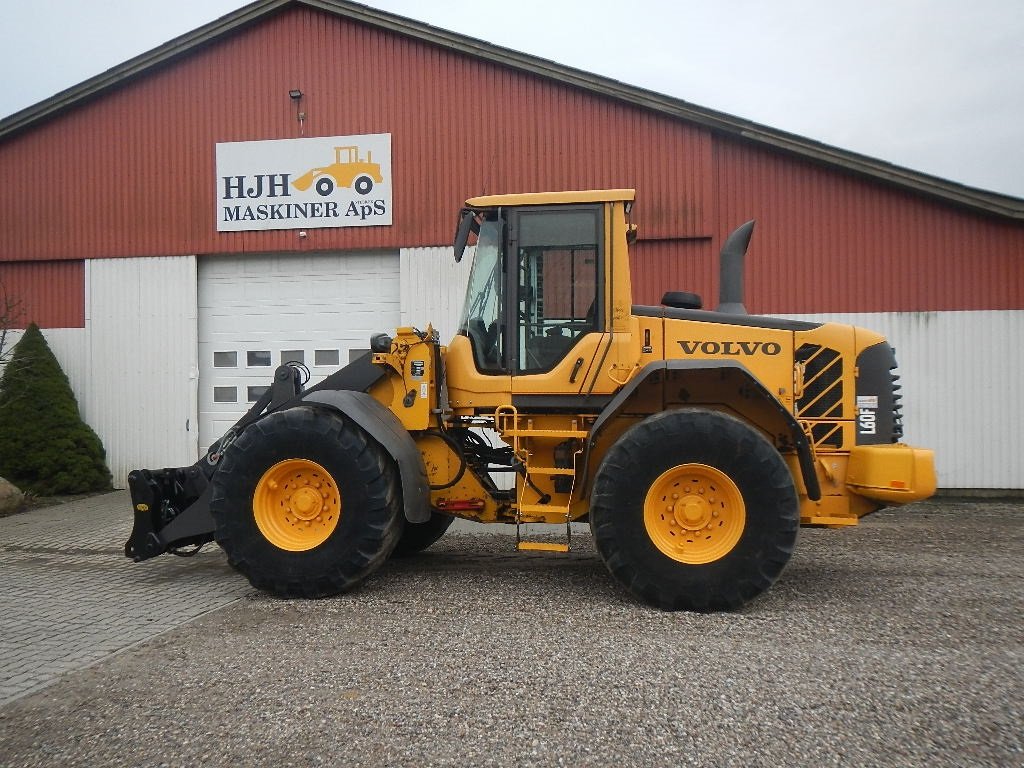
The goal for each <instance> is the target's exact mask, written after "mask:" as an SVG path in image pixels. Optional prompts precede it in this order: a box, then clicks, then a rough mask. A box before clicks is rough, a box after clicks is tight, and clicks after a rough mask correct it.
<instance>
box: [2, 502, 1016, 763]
mask: <svg viewBox="0 0 1024 768" xmlns="http://www.w3.org/2000/svg"><path fill="white" fill-rule="evenodd" d="M509 543H510V542H509V539H508V538H507V537H502V536H493V535H484V536H482V535H472V534H465V533H454V534H450V535H448V536H446V537H445V538H444V539H442V541H441V542H439V543H438V544H437V545H435V547H434V548H432V549H431V550H429V551H428V552H427V553H424V554H423V555H422V556H420V557H418V558H415V559H413V560H406V561H395V562H392V563H390V564H388V565H387V566H386V567H385V568H384V569H383V570H382V571H381V572H379V573H378V574H376V575H375V576H374V578H373V579H372V580H371V581H369V582H368V583H367V584H366V585H365V586H364V587H363V588H361V589H360V590H358V591H357V592H355V593H353V594H349V595H345V596H342V597H338V598H333V599H328V600H320V601H292V602H286V601H280V600H276V599H273V598H269V597H266V596H264V595H257V594H254V595H253V596H251V597H250V598H247V599H244V600H243V601H241V602H239V603H235V604H234V605H232V606H230V607H228V608H225V609H222V610H220V611H217V612H215V613H212V614H208V615H206V616H204V617H202V618H201V619H199V620H197V621H195V622H192V623H190V624H188V625H186V626H183V627H180V628H178V629H176V630H173V631H171V632H168V633H166V634H164V635H161V636H160V637H158V638H156V639H155V640H151V641H149V642H147V643H145V644H143V645H141V646H136V647H134V648H131V649H129V650H128V651H125V652H123V653H121V654H118V655H116V656H114V657H111V658H108V659H107V660H105V661H103V662H101V663H99V664H97V665H95V666H93V667H91V668H89V669H86V670H83V671H80V672H75V673H72V674H69V675H67V676H65V677H64V678H62V679H61V680H60V682H58V683H56V684H55V685H53V686H51V687H49V688H47V689H45V690H44V691H41V692H39V693H36V694H33V695H30V696H27V697H25V698H23V699H20V700H18V701H15V702H14V703H12V704H10V705H8V706H7V707H5V708H3V709H0V765H3V766H11V767H12V768H13V766H35V765H47V766H49V765H54V766H56V765H60V766H78V765H81V766H104V765H117V766H122V765H144V766H156V765H173V766H195V765H276V766H292V765H294V766H310V765H321V764H323V765H331V766H339V765H343V766H384V765H387V766H427V765H437V766H477V765H479V766H488V765H494V766H506V765H523V766H532V765H544V766H547V765H581V766H597V765H615V766H655V765H659V766H660V765H664V766H681V765H713V766H724V765H735V766H749V765H763V766H779V765H788V764H798V765H814V766H819V765H871V766H883V765H894V766H896V765H898V766H906V765H928V766H929V767H930V768H934V767H935V766H946V765H949V766H953V765H955V766H967V765H992V766H1019V765H1022V764H1024V746H1022V722H1024V672H1022V669H1024V664H1022V662H1024V660H1022V658H1021V656H1022V653H1021V651H1022V636H1024V633H1022V606H1024V557H1022V555H1024V504H1022V503H1020V502H1015V503H998V502H956V501H950V500H941V501H933V502H928V503H922V504H917V505H914V506H912V507H907V508H904V509H903V510H893V511H884V512H881V513H878V514H876V515H874V516H872V517H870V518H867V519H866V520H864V521H863V522H862V523H861V525H860V526H858V527H856V528H853V529H847V530H838V531H829V530H814V529H804V530H803V531H801V539H800V542H799V543H798V546H797V553H796V555H795V556H794V558H793V560H792V561H791V563H790V565H789V567H788V568H787V570H786V571H785V573H784V574H783V576H782V578H781V579H780V581H779V582H778V583H777V584H776V585H775V586H774V587H773V588H772V589H771V590H770V591H769V592H768V593H767V594H766V595H764V596H762V597H761V598H759V599H758V600H756V601H754V602H753V603H752V604H750V605H749V606H747V607H746V608H745V609H744V610H742V611H740V612H736V613H731V614H718V615H695V614H687V613H676V614H668V613H662V612H660V611H657V610H653V609H650V608H647V607H645V606H643V605H639V604H637V603H636V602H635V601H634V600H633V599H632V598H630V597H629V596H628V595H627V594H625V593H624V592H623V591H622V590H620V589H619V588H618V587H617V586H616V585H615V584H614V583H613V582H612V581H611V578H610V577H609V576H608V574H607V572H606V571H605V569H604V567H603V565H602V564H601V562H600V561H599V560H598V559H597V557H596V555H595V554H594V550H593V547H592V544H591V542H590V540H589V537H585V536H584V537H580V539H579V540H578V541H577V542H576V543H577V546H576V547H575V549H574V552H573V553H571V554H570V555H568V556H551V555H524V554H512V553H509V552H508V547H509ZM200 557H223V555H222V554H220V553H219V552H214V553H210V554H206V553H204V554H202V555H200ZM138 567H140V568H141V567H144V566H138ZM125 610H131V607H130V606H126V607H125Z"/></svg>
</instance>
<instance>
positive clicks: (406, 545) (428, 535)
mask: <svg viewBox="0 0 1024 768" xmlns="http://www.w3.org/2000/svg"><path fill="white" fill-rule="evenodd" d="M454 520H455V518H453V517H452V516H451V515H444V514H441V513H440V512H431V513H430V519H429V520H427V522H425V523H410V522H409V521H408V520H406V521H405V528H404V529H403V530H402V535H401V536H400V537H399V539H398V544H397V545H396V546H395V551H394V552H392V553H391V556H392V557H409V556H411V555H416V554H419V553H420V552H422V551H423V550H424V549H426V548H427V547H429V546H431V545H432V544H434V543H435V542H436V541H437V540H438V539H440V538H441V537H442V536H444V532H445V531H447V530H448V527H449V526H450V525H451V524H452V522H454Z"/></svg>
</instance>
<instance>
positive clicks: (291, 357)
mask: <svg viewBox="0 0 1024 768" xmlns="http://www.w3.org/2000/svg"><path fill="white" fill-rule="evenodd" d="M288 363H300V364H302V365H305V364H306V353H305V352H304V351H303V350H301V349H286V350H285V351H284V352H282V353H281V365H287V364H288Z"/></svg>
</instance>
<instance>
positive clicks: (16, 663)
mask: <svg viewBox="0 0 1024 768" xmlns="http://www.w3.org/2000/svg"><path fill="white" fill-rule="evenodd" d="M131 524H132V520H131V502H130V501H129V498H128V494H127V493H125V492H123V491H122V492H118V493H111V494H106V495H103V496H95V497H92V498H90V499H84V500H81V501H76V502H70V503H67V504H61V505H58V506H54V507H47V508H45V509H38V510H33V511H31V512H27V513H24V514H20V515H14V516H12V517H5V518H0V573H2V574H3V579H2V581H3V590H2V592H0V705H3V704H5V703H7V702H10V701H13V700H14V699H16V698H18V697H20V696H23V695H25V694H27V693H30V692H32V691H35V690H38V689H40V688H43V687H45V686H47V685H49V684H50V683H52V682H54V681H55V680H57V679H58V678H59V677H60V676H61V675H62V674H64V673H65V672H68V671H71V670H75V669H81V668H83V667H86V666H88V665H90V664H93V663H95V662H97V661H99V660H100V659H103V658H105V657H107V656H109V655H110V654H112V653H115V652H117V651H120V650H122V649H124V648H127V647H130V646H132V645H134V644H136V643H139V642H141V641H143V640H148V639H150V638H152V637H154V636H156V635H158V634H160V633H161V632H164V631H166V630H168V629H171V628H173V627H177V626H180V625H181V624H183V623H185V622H187V621H189V620H191V619H194V618H195V617H197V616H201V615H203V614H204V613H207V612H208V611H211V610H213V609H215V608H219V607H221V606H224V605H227V604H229V603H232V602H234V601H235V600H237V599H239V598H240V597H242V596H243V595H245V594H247V593H248V592H250V591H252V588H251V587H250V586H249V584H248V582H247V581H245V579H244V578H243V577H241V576H240V575H238V574H237V573H235V572H234V571H233V570H232V569H231V568H230V567H229V566H228V564H227V561H226V559H225V558H224V555H223V553H222V552H220V550H218V549H217V548H216V547H210V548H209V551H206V550H204V551H203V552H202V553H200V554H199V555H198V556H196V557H194V558H189V559H183V558H178V557H171V556H163V557H160V558H157V559H156V560H153V561H151V562H147V563H138V564H136V563H132V562H131V561H130V560H128V559H127V558H126V557H125V556H124V550H123V545H124V541H125V539H127V538H128V534H129V532H130V530H131Z"/></svg>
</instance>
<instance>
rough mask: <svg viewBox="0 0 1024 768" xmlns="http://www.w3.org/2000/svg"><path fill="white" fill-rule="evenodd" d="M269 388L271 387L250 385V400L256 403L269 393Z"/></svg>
mask: <svg viewBox="0 0 1024 768" xmlns="http://www.w3.org/2000/svg"><path fill="white" fill-rule="evenodd" d="M268 389H270V387H248V388H247V390H248V400H249V402H250V403H255V402H256V401H257V400H259V399H260V398H261V397H263V396H264V395H265V394H267V390H268Z"/></svg>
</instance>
